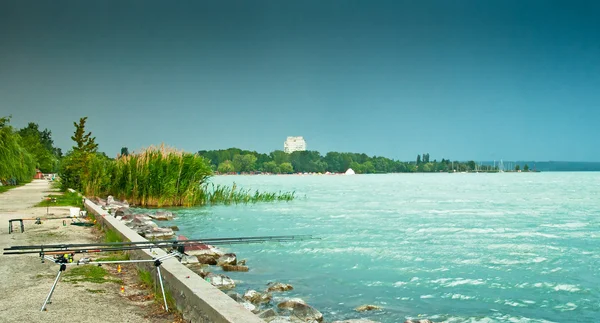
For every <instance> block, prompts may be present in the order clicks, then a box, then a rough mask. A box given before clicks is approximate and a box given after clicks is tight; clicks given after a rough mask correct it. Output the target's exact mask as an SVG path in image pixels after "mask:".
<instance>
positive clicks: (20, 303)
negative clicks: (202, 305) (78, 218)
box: [0, 180, 179, 323]
mask: <svg viewBox="0 0 600 323" xmlns="http://www.w3.org/2000/svg"><path fill="white" fill-rule="evenodd" d="M51 191H52V190H51V187H50V184H49V182H48V181H46V180H34V181H33V182H32V183H30V184H27V185H25V186H22V187H18V188H14V189H12V190H9V191H7V192H4V193H1V194H0V247H2V248H6V247H9V246H15V245H33V244H49V243H85V242H91V241H96V240H95V239H96V238H97V237H96V236H95V235H94V233H93V232H92V231H93V230H92V229H90V228H84V227H80V226H74V225H69V224H70V220H66V221H65V220H63V219H54V220H46V219H45V218H46V212H47V211H46V208H43V207H33V206H34V205H35V204H37V203H39V202H40V201H42V199H43V198H44V197H45V196H47V195H48V194H50V192H51ZM49 213H50V217H64V216H68V215H69V208H68V207H51V208H50V209H49ZM32 217H33V218H35V217H41V218H42V224H41V225H36V224H34V222H35V221H25V222H24V223H25V232H24V233H21V232H20V230H19V228H18V227H17V225H16V224H15V225H14V228H15V230H16V232H13V233H12V234H9V233H8V220H9V219H14V218H32ZM63 221H65V222H64V223H63ZM0 257H1V258H0V259H1V260H0V322H44V323H51V322H115V323H116V322H131V323H137V322H140V323H142V322H155V323H165V322H173V321H179V319H178V318H177V317H176V316H173V315H169V314H166V315H165V314H164V313H162V312H161V311H160V308H158V305H156V303H153V302H152V297H151V296H150V297H147V294H148V293H149V292H148V291H147V290H142V289H141V287H139V286H136V284H137V281H135V280H136V278H135V277H136V275H137V274H136V273H135V269H133V267H131V273H130V274H129V275H128V276H127V277H125V276H122V277H120V276H119V275H118V274H116V270H115V269H113V268H108V267H109V266H103V268H106V269H107V270H108V271H109V272H111V273H113V272H114V278H115V279H122V280H123V281H125V283H124V285H125V288H126V291H127V292H126V293H121V292H120V285H119V284H116V283H102V284H95V283H90V282H77V283H72V282H71V283H69V282H66V281H63V280H62V279H61V281H60V282H59V283H58V285H57V287H56V290H55V292H54V295H53V296H52V304H49V305H48V306H47V308H48V310H47V311H45V312H40V309H41V307H42V304H43V302H44V300H45V298H46V296H47V295H48V292H49V291H50V287H51V286H52V283H53V282H54V279H55V278H56V275H57V273H58V269H59V267H58V265H56V264H53V263H49V262H46V263H41V261H40V258H39V256H38V255H2V256H0ZM68 267H71V266H68ZM68 271H69V268H67V271H66V272H65V274H66V273H68ZM63 276H64V275H63ZM132 277H133V278H132ZM140 300H142V301H140Z"/></svg>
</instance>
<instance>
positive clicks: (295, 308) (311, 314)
mask: <svg viewBox="0 0 600 323" xmlns="http://www.w3.org/2000/svg"><path fill="white" fill-rule="evenodd" d="M277 307H278V308H280V309H287V310H291V311H292V316H295V317H297V318H299V319H301V320H303V321H305V322H306V321H317V322H321V321H323V314H321V312H319V311H318V310H317V309H315V308H314V307H312V306H310V305H308V304H306V302H304V301H303V300H301V299H299V298H290V299H288V300H286V301H284V302H281V303H279V304H277Z"/></svg>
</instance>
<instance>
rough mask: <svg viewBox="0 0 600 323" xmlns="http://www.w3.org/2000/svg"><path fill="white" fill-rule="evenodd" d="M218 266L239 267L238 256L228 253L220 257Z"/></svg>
mask: <svg viewBox="0 0 600 323" xmlns="http://www.w3.org/2000/svg"><path fill="white" fill-rule="evenodd" d="M217 264H218V265H219V266H221V265H234V266H235V265H237V256H236V255H235V254H234V253H226V254H224V255H222V256H221V257H219V260H217Z"/></svg>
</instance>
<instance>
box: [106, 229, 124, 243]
mask: <svg viewBox="0 0 600 323" xmlns="http://www.w3.org/2000/svg"><path fill="white" fill-rule="evenodd" d="M104 242H106V243H111V242H123V239H122V238H121V236H120V235H119V234H118V233H117V232H116V231H113V230H110V229H107V230H105V231H104Z"/></svg>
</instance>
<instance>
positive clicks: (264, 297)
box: [244, 289, 273, 305]
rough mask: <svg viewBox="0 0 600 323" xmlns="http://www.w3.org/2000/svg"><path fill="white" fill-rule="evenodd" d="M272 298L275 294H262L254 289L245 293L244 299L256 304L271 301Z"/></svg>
mask: <svg viewBox="0 0 600 323" xmlns="http://www.w3.org/2000/svg"><path fill="white" fill-rule="evenodd" d="M272 298H273V296H272V295H271V294H269V293H264V294H261V293H259V292H257V291H255V290H253V289H251V290H249V291H247V292H246V293H244V299H245V300H247V301H250V302H251V303H252V304H256V305H259V304H262V303H268V302H270V301H271V299H272Z"/></svg>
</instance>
